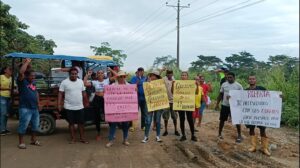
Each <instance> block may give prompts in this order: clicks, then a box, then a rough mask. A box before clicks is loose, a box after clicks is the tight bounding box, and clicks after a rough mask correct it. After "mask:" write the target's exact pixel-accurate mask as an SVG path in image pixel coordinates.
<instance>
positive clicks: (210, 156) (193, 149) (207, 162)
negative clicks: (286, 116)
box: [164, 142, 287, 168]
mask: <svg viewBox="0 0 300 168" xmlns="http://www.w3.org/2000/svg"><path fill="white" fill-rule="evenodd" d="M174 144H175V147H176V148H175V150H174V149H173V150H174V151H177V152H176V155H174V154H173V157H172V158H173V160H174V161H177V162H180V163H181V164H183V163H186V164H188V165H189V166H188V167H194V166H195V165H197V167H199V166H200V167H203V168H209V167H220V168H232V167H238V168H253V167H265V168H271V167H272V168H285V167H287V166H285V165H283V164H282V163H280V162H277V161H275V160H274V159H272V158H271V157H268V156H265V155H263V154H259V153H249V152H247V151H244V150H240V149H238V150H230V151H228V152H224V151H223V150H222V149H219V148H218V147H213V146H209V145H201V144H199V143H185V142H184V143H182V142H175V143H174ZM164 148H166V146H165V147H164ZM165 151H166V150H165ZM174 151H173V152H174ZM258 152H259V151H258ZM167 153H169V154H170V152H167ZM178 155H179V156H178ZM175 158H181V159H180V160H175ZM182 158H185V159H182Z"/></svg>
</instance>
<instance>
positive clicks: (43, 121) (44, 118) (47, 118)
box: [40, 113, 56, 135]
mask: <svg viewBox="0 0 300 168" xmlns="http://www.w3.org/2000/svg"><path fill="white" fill-rule="evenodd" d="M55 128H56V122H55V119H54V117H53V116H52V115H51V114H46V113H42V114H40V134H41V135H49V134H52V133H53V132H54V130H55Z"/></svg>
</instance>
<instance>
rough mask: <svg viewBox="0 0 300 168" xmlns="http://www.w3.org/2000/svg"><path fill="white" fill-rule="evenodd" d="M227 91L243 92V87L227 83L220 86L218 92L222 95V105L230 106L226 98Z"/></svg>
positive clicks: (235, 83)
mask: <svg viewBox="0 0 300 168" xmlns="http://www.w3.org/2000/svg"><path fill="white" fill-rule="evenodd" d="M229 90H243V86H242V85H241V84H239V83H237V82H234V83H229V82H228V81H226V82H224V83H223V84H222V86H221V90H220V92H221V93H223V100H222V105H224V106H228V107H229V106H230V105H229V100H228V99H227V96H229Z"/></svg>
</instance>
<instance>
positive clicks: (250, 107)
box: [229, 90, 282, 128]
mask: <svg viewBox="0 0 300 168" xmlns="http://www.w3.org/2000/svg"><path fill="white" fill-rule="evenodd" d="M229 95H230V99H229V104H230V110H231V116H232V123H233V124H247V125H257V126H265V127H273V128H279V127H280V120H281V108H282V99H281V98H280V95H281V92H277V91H265V90H244V91H241V90H230V91H229Z"/></svg>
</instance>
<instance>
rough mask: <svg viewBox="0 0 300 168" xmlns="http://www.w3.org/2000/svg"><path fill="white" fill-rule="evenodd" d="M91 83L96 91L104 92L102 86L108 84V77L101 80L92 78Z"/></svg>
mask: <svg viewBox="0 0 300 168" xmlns="http://www.w3.org/2000/svg"><path fill="white" fill-rule="evenodd" d="M92 85H93V86H94V87H95V91H96V92H104V86H105V85H109V79H104V80H103V81H102V82H100V81H99V80H93V81H92Z"/></svg>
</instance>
